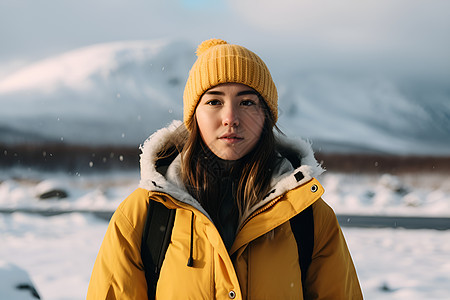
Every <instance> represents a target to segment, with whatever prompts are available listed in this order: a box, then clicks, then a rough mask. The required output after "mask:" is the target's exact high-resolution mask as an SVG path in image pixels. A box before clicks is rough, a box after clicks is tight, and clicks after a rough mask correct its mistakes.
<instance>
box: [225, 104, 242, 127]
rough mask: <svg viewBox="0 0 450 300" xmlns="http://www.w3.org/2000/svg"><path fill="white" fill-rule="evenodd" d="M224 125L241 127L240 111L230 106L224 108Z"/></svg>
mask: <svg viewBox="0 0 450 300" xmlns="http://www.w3.org/2000/svg"><path fill="white" fill-rule="evenodd" d="M222 125H223V126H230V127H237V126H239V116H238V111H237V109H236V108H235V107H234V106H233V105H229V106H228V107H225V108H224V110H223V116H222Z"/></svg>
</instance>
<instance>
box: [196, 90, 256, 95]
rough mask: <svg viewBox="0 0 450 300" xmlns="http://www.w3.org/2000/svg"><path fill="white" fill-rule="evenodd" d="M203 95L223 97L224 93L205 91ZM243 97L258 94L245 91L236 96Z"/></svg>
mask: <svg viewBox="0 0 450 300" xmlns="http://www.w3.org/2000/svg"><path fill="white" fill-rule="evenodd" d="M205 94H208V95H219V96H225V93H224V92H221V91H207V92H206V93H205ZM244 95H258V93H257V92H256V91H253V90H245V91H241V92H239V93H237V96H244Z"/></svg>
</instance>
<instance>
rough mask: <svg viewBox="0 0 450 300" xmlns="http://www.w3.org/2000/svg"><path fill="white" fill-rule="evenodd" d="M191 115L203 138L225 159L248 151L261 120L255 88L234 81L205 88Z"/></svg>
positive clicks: (262, 122)
mask: <svg viewBox="0 0 450 300" xmlns="http://www.w3.org/2000/svg"><path fill="white" fill-rule="evenodd" d="M195 116H196V118H197V124H198V127H199V129H200V134H201V137H202V139H203V142H204V143H205V144H206V145H207V146H208V147H209V149H210V150H211V151H212V152H213V153H214V154H215V155H217V156H218V157H220V158H222V159H225V160H237V159H240V158H242V157H243V156H245V155H246V154H247V153H249V152H250V151H251V150H252V149H253V148H254V147H255V145H256V143H257V142H258V140H259V138H260V136H261V133H262V129H263V125H264V120H265V114H264V109H263V104H262V103H261V102H260V100H259V97H258V95H257V93H256V91H255V90H254V89H252V88H250V87H248V86H246V85H243V84H238V83H226V84H221V85H218V86H215V87H213V88H211V89H209V90H207V91H206V92H205V94H203V96H202V97H201V98H200V101H199V104H198V106H197V108H196V110H195Z"/></svg>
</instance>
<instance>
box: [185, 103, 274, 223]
mask: <svg viewBox="0 0 450 300" xmlns="http://www.w3.org/2000/svg"><path fill="white" fill-rule="evenodd" d="M260 100H261V101H260V103H262V108H263V111H264V113H265V116H266V118H265V122H264V125H263V130H262V133H261V137H260V138H259V141H258V142H257V144H256V145H255V147H254V148H253V149H252V151H250V153H248V154H247V155H246V156H245V159H244V160H242V161H241V160H239V162H238V163H237V164H236V165H234V166H233V170H232V173H233V174H235V175H236V176H237V178H238V184H237V188H236V191H235V193H236V194H235V195H234V197H235V199H236V201H237V207H238V209H239V215H240V216H242V215H243V214H244V213H245V211H246V210H247V209H249V208H250V207H252V206H253V205H255V204H257V203H258V202H259V201H261V200H262V199H263V198H264V196H265V195H266V194H267V193H268V191H269V188H270V180H271V177H272V172H273V169H274V165H275V160H276V154H275V153H276V152H275V135H274V132H273V129H274V128H276V126H275V121H274V118H273V116H272V114H271V113H270V111H269V110H268V108H267V106H266V103H265V101H264V100H263V99H262V98H260ZM192 124H193V128H192V130H191V132H190V135H189V137H188V138H187V141H186V143H185V145H184V147H183V150H182V160H181V174H182V180H183V182H184V184H185V186H186V188H187V190H188V191H189V193H190V194H191V195H192V196H193V197H194V198H196V199H197V200H198V201H199V202H200V203H201V204H202V206H204V207H208V206H210V205H211V203H210V202H211V201H215V200H216V199H218V197H219V196H220V195H218V194H217V192H218V189H217V188H216V187H217V186H216V184H217V180H216V179H217V178H216V177H217V176H216V177H215V176H214V172H212V170H211V168H214V166H211V161H210V160H209V159H208V156H207V155H205V153H210V151H209V149H208V146H207V145H205V143H204V142H203V139H202V137H201V135H200V130H199V128H198V125H197V119H196V116H195V114H194V116H193V122H192Z"/></svg>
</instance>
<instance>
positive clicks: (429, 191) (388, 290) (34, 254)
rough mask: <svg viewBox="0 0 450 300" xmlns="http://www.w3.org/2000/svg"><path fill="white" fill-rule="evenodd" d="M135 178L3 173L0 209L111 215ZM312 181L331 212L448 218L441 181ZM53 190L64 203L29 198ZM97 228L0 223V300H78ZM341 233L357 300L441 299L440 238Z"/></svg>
mask: <svg viewBox="0 0 450 300" xmlns="http://www.w3.org/2000/svg"><path fill="white" fill-rule="evenodd" d="M138 176H139V175H138V173H137V172H126V173H112V174H108V175H107V174H100V175H98V174H97V175H95V174H91V175H81V174H76V175H71V176H69V175H65V174H52V173H49V174H42V173H41V174H39V173H34V172H24V171H23V170H12V171H11V172H8V174H6V173H4V174H0V208H1V209H25V208H33V209H35V210H83V211H85V210H114V209H115V207H117V205H118V204H119V203H120V202H121V201H122V200H123V199H124V198H125V197H126V196H127V195H128V194H129V193H130V192H131V191H132V190H133V189H134V188H135V187H136V186H137V182H138ZM321 181H322V183H323V184H324V186H325V188H326V194H325V196H324V198H325V200H326V201H327V202H328V203H329V204H330V205H331V206H332V207H333V208H334V209H335V210H336V212H337V213H358V214H367V215H370V214H377V215H380V214H385V215H399V214H401V215H410V216H424V215H427V216H450V208H449V202H450V186H449V183H448V180H446V177H445V176H436V177H434V178H433V177H432V176H422V177H417V176H412V175H411V176H400V177H399V176H393V175H382V176H363V175H361V174H358V175H357V176H356V175H349V174H335V173H329V174H327V175H324V176H323V177H322V178H321ZM57 189H59V190H63V191H65V192H66V193H67V195H68V197H67V198H63V199H59V200H58V199H56V198H52V199H46V200H39V198H38V197H37V196H38V195H40V194H42V193H45V192H48V191H51V190H57ZM106 227H107V222H106V221H104V220H101V219H99V218H97V217H95V216H94V215H93V214H90V213H70V214H63V215H56V216H52V217H44V216H41V215H37V214H26V213H20V212H16V213H13V214H0V228H2V230H1V233H0V244H1V245H2V247H0V277H1V278H0V282H1V283H0V299H13V300H14V299H32V298H31V296H29V295H30V293H29V291H27V290H21V291H14V290H13V289H11V288H10V287H11V285H15V284H17V280H18V279H20V278H22V279H23V278H26V273H28V275H29V277H30V278H31V280H32V282H33V283H34V285H35V286H36V288H37V290H38V292H39V294H40V295H41V298H42V299H84V298H85V295H86V291H87V285H88V282H89V277H90V273H91V270H92V267H93V263H94V260H95V257H96V255H97V251H98V249H99V247H100V244H101V241H102V239H103V235H104V233H105V231H106ZM343 231H344V234H345V235H346V238H347V242H348V244H349V248H350V250H351V253H352V255H353V258H354V260H355V264H356V267H357V270H358V274H359V277H360V280H361V285H362V288H363V292H364V295H365V298H366V299H448V295H450V231H436V230H405V229H357V228H343ZM20 270H22V271H24V272H26V273H21V271H20ZM15 277H17V279H16V278H15Z"/></svg>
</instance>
